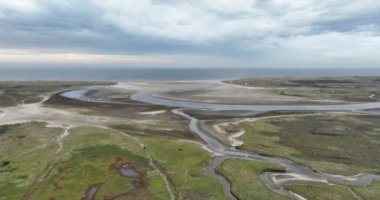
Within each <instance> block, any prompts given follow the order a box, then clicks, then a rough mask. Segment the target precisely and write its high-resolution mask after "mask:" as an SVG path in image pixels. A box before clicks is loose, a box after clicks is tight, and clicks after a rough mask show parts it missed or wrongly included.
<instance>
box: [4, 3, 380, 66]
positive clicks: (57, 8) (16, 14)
mask: <svg viewBox="0 0 380 200" xmlns="http://www.w3.org/2000/svg"><path fill="white" fill-rule="evenodd" d="M379 55H380V1H378V0H360V1H359V0H334V1H332V0H188V1H185V0H183V1H178V0H80V1H78V0H0V67H7V66H25V67H35V66H52V67H54V66H74V67H75V66H79V67H85V66H99V67H108V66H120V67H141V66H143V67H144V66H145V67H229V68H234V67H236V68H237V67H252V68H284V67H287V68H289V67H290V68H308V67H309V68H372V67H378V68H380V58H379Z"/></svg>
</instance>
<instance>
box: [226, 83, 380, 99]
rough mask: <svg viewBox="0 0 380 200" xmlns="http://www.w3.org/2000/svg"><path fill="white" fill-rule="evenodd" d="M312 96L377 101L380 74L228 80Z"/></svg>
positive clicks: (281, 92) (292, 93)
mask: <svg viewBox="0 0 380 200" xmlns="http://www.w3.org/2000/svg"><path fill="white" fill-rule="evenodd" d="M225 83H229V84H237V85H242V86H248V87H264V88H267V89H268V90H267V91H270V92H271V93H273V94H278V95H282V96H284V97H286V96H294V97H302V98H307V99H310V100H315V101H318V100H339V101H354V102H361V101H378V100H379V98H378V97H379V96H380V92H379V91H380V84H379V83H380V77H319V78H290V77H287V78H249V79H239V80H232V81H225Z"/></svg>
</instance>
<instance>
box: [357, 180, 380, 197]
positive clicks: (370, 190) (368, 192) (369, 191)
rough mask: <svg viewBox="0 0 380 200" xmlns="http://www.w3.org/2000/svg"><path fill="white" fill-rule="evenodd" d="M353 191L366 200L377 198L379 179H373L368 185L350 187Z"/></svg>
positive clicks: (379, 192) (379, 191) (378, 195)
mask: <svg viewBox="0 0 380 200" xmlns="http://www.w3.org/2000/svg"><path fill="white" fill-rule="evenodd" d="M351 188H352V190H353V191H354V192H356V193H357V194H358V195H360V196H361V197H362V198H363V199H366V200H377V199H379V197H380V181H379V180H378V181H375V182H374V183H372V184H371V185H369V186H355V187H351Z"/></svg>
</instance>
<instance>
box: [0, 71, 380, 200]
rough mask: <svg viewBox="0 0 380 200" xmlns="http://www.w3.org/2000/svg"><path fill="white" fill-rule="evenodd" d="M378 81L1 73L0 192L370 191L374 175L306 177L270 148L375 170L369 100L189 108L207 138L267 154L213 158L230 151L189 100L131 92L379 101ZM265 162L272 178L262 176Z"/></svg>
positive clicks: (334, 165) (248, 194)
mask: <svg viewBox="0 0 380 200" xmlns="http://www.w3.org/2000/svg"><path fill="white" fill-rule="evenodd" d="M378 83H380V78H379V77H335V78H331V77H321V78H275V79H272V78H267V79H264V78H259V79H242V80H232V81H223V82H219V81H204V82H162V83H112V82H65V81H49V82H43V81H32V82H17V81H11V82H9V81H6V82H0V144H1V145H0V162H1V163H0V199H4V200H6V199H33V200H34V199H49V200H53V199H56V200H59V199H85V200H87V199H88V200H92V199H107V200H108V199H110V200H111V199H171V200H173V199H264V200H265V199H368V200H375V199H376V198H377V197H378V196H380V192H379V191H380V185H379V183H380V180H377V181H376V180H375V181H373V182H372V181H370V182H369V183H368V184H346V182H344V184H343V182H342V184H336V183H329V182H323V181H320V182H311V181H305V179H302V177H299V174H296V173H295V172H294V173H292V172H291V171H289V170H288V169H287V167H285V166H284V165H282V164H281V163H275V162H272V161H271V159H272V158H277V157H278V158H284V159H286V160H287V161H288V162H294V163H299V164H301V165H302V166H307V167H310V168H311V169H313V170H314V171H316V172H318V173H323V174H328V175H333V176H337V177H345V180H347V183H349V180H354V179H356V178H355V177H357V175H360V174H380V171H379V169H380V160H379V156H378V155H379V154H380V125H379V124H380V116H379V114H380V113H379V112H378V110H376V109H370V110H352V111H351V110H350V111H347V110H345V111H340V110H331V111H310V110H304V111H302V110H298V111H294V110H286V111H275V110H274V111H268V112H263V111H254V110H248V111H247V110H245V111H244V110H235V111H232V110H200V109H191V108H186V109H187V110H186V111H185V113H186V114H188V115H189V116H192V117H195V118H196V119H198V121H199V127H200V128H201V129H202V130H204V132H205V133H209V134H210V137H212V138H213V139H214V141H217V142H220V143H221V144H223V145H225V146H226V148H231V149H234V151H241V152H250V153H252V155H259V156H264V157H265V158H267V160H265V161H262V160H261V161H259V160H253V159H251V160H247V159H242V158H239V157H235V158H234V157H229V158H226V159H224V160H222V161H221V163H219V164H218V165H216V164H215V165H214V163H212V162H211V160H212V159H213V158H215V157H220V156H226V155H221V152H216V151H215V150H213V148H212V147H211V146H210V145H209V143H208V142H207V141H205V140H204V138H202V135H198V134H195V133H194V131H193V129H191V127H189V121H188V120H187V119H186V118H184V117H182V116H179V115H177V114H175V113H174V112H173V110H174V109H184V108H182V107H178V106H165V105H162V104H150V103H146V102H141V101H138V100H136V99H134V95H136V94H139V93H147V92H152V93H153V92H154V93H153V95H154V96H155V97H157V98H162V99H171V100H176V101H179V102H181V101H183V102H198V103H199V102H200V103H202V102H205V103H214V104H221V103H223V104H229V105H231V104H248V105H264V104H268V105H277V104H280V105H299V104H317V105H324V104H327V105H334V104H352V103H354V104H355V103H376V102H378V101H379V99H378V96H380V88H379V86H378ZM168 88H169V89H168ZM77 90H78V91H79V90H82V91H83V90H85V91H86V92H85V93H84V95H83V96H80V97H81V98H69V97H67V96H65V95H63V94H65V93H66V92H69V91H77ZM164 90H165V91H164ZM83 97H85V98H83ZM210 166H212V167H210ZM210 170H211V171H210ZM267 173H271V175H273V180H272V179H271V181H267V179H265V177H264V175H265V174H267ZM213 174H216V175H213ZM221 177H222V178H221ZM301 180H304V181H301ZM313 181H314V180H313ZM270 183H273V185H272V186H273V187H271V185H270ZM366 183H367V182H366ZM226 185H227V186H228V188H226ZM276 187H281V188H278V190H276V189H275V188H276ZM322 191H323V192H322ZM321 193H323V195H321ZM284 194H290V196H289V195H284Z"/></svg>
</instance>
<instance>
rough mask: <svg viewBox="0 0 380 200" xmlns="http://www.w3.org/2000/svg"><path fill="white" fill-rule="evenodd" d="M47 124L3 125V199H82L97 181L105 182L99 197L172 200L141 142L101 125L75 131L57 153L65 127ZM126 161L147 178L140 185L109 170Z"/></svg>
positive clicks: (0, 137) (0, 171)
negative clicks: (25, 197) (26, 197)
mask: <svg viewBox="0 0 380 200" xmlns="http://www.w3.org/2000/svg"><path fill="white" fill-rule="evenodd" d="M45 125H46V124H44V123H36V122H33V123H25V124H17V125H7V126H1V127H0V143H1V145H0V148H1V151H0V155H1V156H0V159H1V161H2V162H1V165H0V199H21V198H22V197H23V196H24V195H26V196H29V197H30V199H49V198H53V197H56V198H57V199H68V198H70V199H80V198H82V197H84V196H85V193H86V190H87V189H88V187H89V185H90V184H95V183H103V185H102V186H101V187H100V189H99V191H98V193H97V195H96V196H97V199H102V198H103V196H108V197H112V196H115V195H121V197H122V198H138V199H168V198H169V193H168V190H167V188H166V184H165V182H164V180H163V179H162V177H161V176H160V174H159V173H158V171H157V170H155V169H154V168H152V167H151V166H150V165H149V159H148V155H147V154H146V152H145V151H144V149H143V148H142V147H141V146H140V145H139V143H138V142H137V141H136V140H134V139H132V138H130V137H127V136H125V135H122V134H120V133H117V132H114V131H110V130H106V129H102V128H97V127H78V128H72V129H70V131H69V132H70V134H69V135H68V136H66V137H65V138H64V139H63V140H62V142H63V149H62V151H61V152H60V153H59V154H57V150H58V148H59V145H58V143H57V142H56V141H55V140H53V141H52V139H55V138H56V137H57V136H58V135H59V134H62V133H63V129H61V128H47V127H46V126H45ZM49 141H52V142H50V143H48V144H47V145H46V146H42V147H41V148H39V149H36V150H34V151H31V152H29V153H24V152H27V151H29V150H30V149H35V147H37V146H40V145H41V144H45V143H46V142H49ZM117 159H120V160H121V162H118V161H117ZM125 162H128V164H129V165H130V166H132V167H133V168H134V169H135V170H136V171H137V172H139V173H140V174H141V175H142V176H141V178H140V179H138V181H137V182H136V180H135V179H134V178H130V177H125V176H121V175H120V173H119V172H118V171H117V170H116V169H114V170H112V168H110V167H111V166H117V167H121V166H122V165H123V164H125ZM62 169H66V170H63V171H62Z"/></svg>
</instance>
